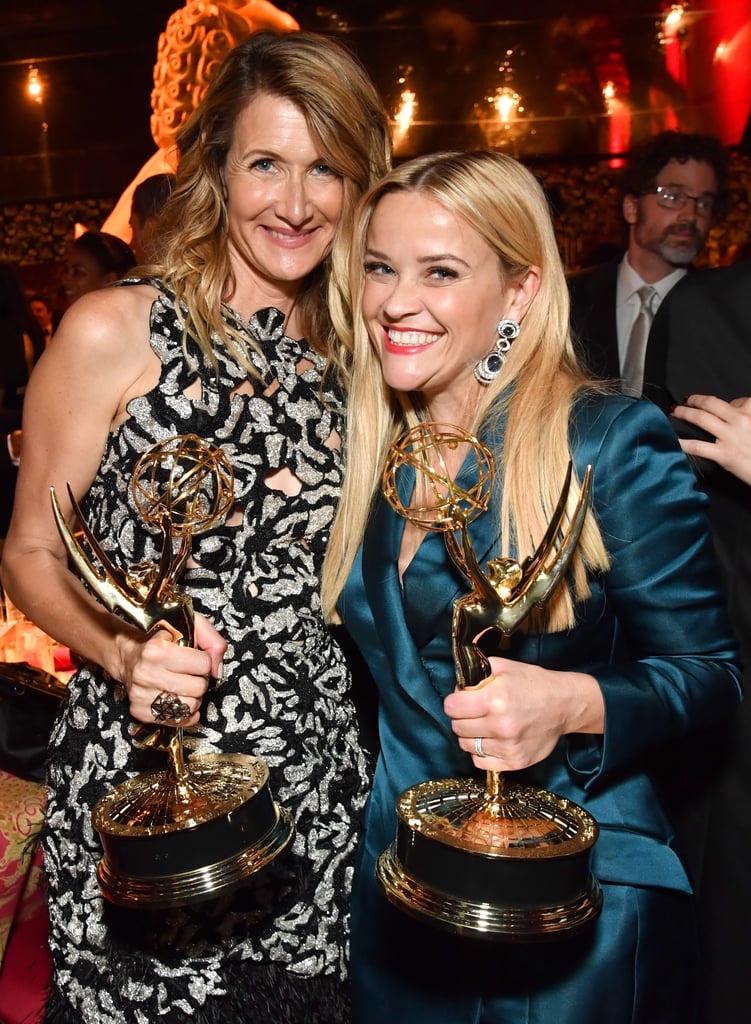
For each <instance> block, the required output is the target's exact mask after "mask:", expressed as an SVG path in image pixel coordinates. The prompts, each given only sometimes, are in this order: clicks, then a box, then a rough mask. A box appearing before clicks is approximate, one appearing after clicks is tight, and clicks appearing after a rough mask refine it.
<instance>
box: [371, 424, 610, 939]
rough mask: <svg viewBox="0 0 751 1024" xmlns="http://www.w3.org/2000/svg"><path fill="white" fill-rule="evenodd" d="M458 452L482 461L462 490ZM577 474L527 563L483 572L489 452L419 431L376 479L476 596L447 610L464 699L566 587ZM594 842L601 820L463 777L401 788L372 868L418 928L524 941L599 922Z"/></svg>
mask: <svg viewBox="0 0 751 1024" xmlns="http://www.w3.org/2000/svg"><path fill="white" fill-rule="evenodd" d="M458 446H466V449H467V452H468V455H472V456H474V458H475V461H476V465H477V474H476V482H475V484H474V485H473V487H472V488H471V489H470V490H464V489H462V488H460V487H459V486H458V485H457V484H456V483H455V481H454V480H452V479H451V475H450V473H449V472H448V470H447V468H446V460H445V456H444V452H446V451H449V450H453V451H455V450H456V448H457V447H458ZM405 464H408V465H410V466H411V467H412V468H413V469H414V471H415V479H416V484H415V491H414V494H413V497H412V498H411V499H410V503H409V504H408V505H405V504H404V503H403V502H402V501H401V499H400V497H399V494H398V492H397V487H396V476H397V473H398V471H399V469H400V467H401V466H403V465H405ZM571 476H572V467H571V465H569V469H568V473H567V476H566V479H565V481H564V484H563V489H562V492H561V495H560V498H559V501H558V505H557V507H556V509H555V511H554V513H553V516H552V518H551V520H550V523H549V526H548V529H547V531H546V533H545V536H544V537H543V539H542V540H541V542H540V544H539V545H538V547H537V550H536V551H535V552H534V554H532V555H531V556H530V557H529V558H527V559H525V560H524V561H523V562H521V563H518V562H516V561H514V560H513V559H510V558H494V559H491V560H490V562H488V564H487V572H483V570H482V568H481V567H480V565H479V564H478V561H477V557H476V554H475V551H474V549H473V547H472V541H471V539H470V536H469V531H468V526H469V523H470V522H471V521H472V520H473V519H474V518H476V517H477V516H479V515H480V514H482V513H483V512H484V511H485V510H486V509H487V507H488V505H489V503H490V497H491V492H492V487H493V478H494V466H493V456H492V453H491V452H490V450H489V449H488V448H487V447H486V446H485V445H484V444H482V443H481V442H480V441H478V440H477V438H475V437H473V436H472V435H471V434H468V433H467V432H466V431H464V430H462V429H460V428H458V427H455V426H451V425H449V424H443V423H421V424H419V425H418V426H417V427H414V428H412V429H411V430H409V431H407V432H406V433H405V434H403V435H402V436H401V437H400V438H399V439H398V440H397V441H396V442H395V443H394V444H393V445H392V447H391V449H390V451H389V456H388V459H387V464H386V467H385V470H384V474H383V493H384V495H385V497H386V500H387V501H388V502H389V504H390V505H391V506H392V507H393V508H394V509H395V510H396V511H397V512H398V513H399V514H400V515H402V516H404V517H405V518H406V519H408V520H409V522H411V523H412V524H413V525H415V526H417V527H418V528H420V529H423V530H426V531H427V530H432V531H436V532H440V533H442V534H443V538H444V541H445V544H446V548H447V550H448V553H449V555H450V557H451V559H452V561H453V562H454V564H455V565H456V566H457V568H458V569H459V570H460V571H461V572H462V574H463V575H464V576H465V578H466V579H467V581H468V583H469V584H470V587H471V591H470V593H468V594H466V595H464V596H463V597H460V598H458V599H457V600H456V601H455V602H454V611H453V621H452V646H453V653H454V664H455V667H456V674H457V685H458V686H459V687H460V688H461V689H463V688H465V687H467V686H473V685H475V684H477V683H479V682H480V681H481V680H482V679H485V678H487V677H488V676H489V675H490V674H491V672H490V665H489V662H488V660H487V658H486V656H485V654H483V651H482V650H481V648H480V641H481V640H482V638H483V637H484V636H485V635H486V634H489V633H490V634H493V635H494V638H495V640H496V643H497V649H499V650H502V649H503V648H504V647H506V646H507V644H508V641H509V638H510V636H511V634H512V633H513V632H514V631H515V630H516V629H518V627H519V626H520V625H521V623H522V622H523V621H524V619H525V618H526V617H527V616H528V615H529V613H530V612H531V611H532V610H533V609H534V608H535V607H541V606H542V605H544V604H545V602H546V601H547V600H548V599H549V598H550V597H551V596H552V594H553V592H554V590H555V588H556V587H557V586H558V584H559V583H560V582H561V581H562V579H563V577H564V575H565V573H566V570H567V568H568V566H569V563H570V561H571V557H572V555H573V553H574V550H575V548H576V545H577V543H578V540H579V536H580V534H581V530H582V527H583V525H584V520H585V517H586V514H587V502H588V498H589V491H590V485H591V467H588V468H587V472H586V474H585V477H584V480H583V482H582V486H581V491H580V495H579V498H578V501H577V503H576V506H575V508H574V510H573V512H572V514H571V518H570V520H569V522H568V525H567V527H566V526H565V523H566V507H567V503H568V495H569V489H570V485H571ZM597 835H598V829H597V824H596V822H595V820H594V819H593V818H592V817H591V816H590V815H589V814H588V813H587V812H586V811H585V810H584V809H583V808H581V807H579V806H578V805H577V804H574V803H572V802H571V801H570V800H566V799H563V798H562V797H558V796H556V795H555V794H553V793H549V792H547V791H545V790H539V789H533V788H531V787H522V786H518V785H513V786H506V785H505V784H504V779H503V776H502V775H501V774H500V773H499V772H493V771H489V772H487V773H486V779H485V782H484V784H483V783H482V782H481V781H480V780H478V779H475V778H471V777H470V778H462V779H442V780H437V781H427V782H422V783H420V784H419V785H416V786H413V787H411V788H409V789H407V790H405V791H404V792H403V793H402V794H401V796H400V797H399V799H398V801H397V832H396V838H395V841H394V843H393V844H392V845H391V846H390V847H388V848H387V849H386V850H384V851H383V853H382V854H381V855H380V857H379V859H378V864H377V869H376V870H377V875H378V879H379V882H380V883H381V885H382V886H383V889H384V891H385V893H386V896H387V897H388V899H389V900H390V901H391V902H392V903H393V904H394V905H395V906H397V907H399V908H400V909H401V910H404V911H406V912H407V913H409V914H411V915H412V916H414V917H417V918H419V919H422V920H424V921H427V922H429V923H431V924H434V925H437V926H438V927H442V928H444V929H447V930H449V931H453V932H457V933H460V934H467V935H474V936H479V937H485V938H489V939H495V940H502V941H523V942H529V941H533V940H539V939H545V938H554V937H556V936H558V935H563V934H571V933H573V932H575V931H577V930H578V929H580V928H582V927H583V926H584V925H585V924H586V923H587V922H588V921H590V920H592V919H594V918H596V917H597V915H598V914H599V912H600V908H601V906H602V892H601V890H600V887H599V884H598V882H597V880H596V879H595V878H594V877H593V875H592V874H591V872H590V870H589V855H590V850H591V847H592V846H593V845H594V843H595V841H596V839H597Z"/></svg>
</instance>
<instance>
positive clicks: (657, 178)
mask: <svg viewBox="0 0 751 1024" xmlns="http://www.w3.org/2000/svg"><path fill="white" fill-rule="evenodd" d="M727 175H728V157H727V154H726V152H725V150H724V149H723V147H722V144H721V143H720V142H719V140H718V139H715V138H713V137H712V136H709V135H688V134H682V133H680V132H661V133H660V134H659V135H655V136H654V138H652V139H650V140H649V141H648V142H647V143H646V144H644V145H643V146H642V147H640V148H638V149H635V150H634V151H633V152H632V154H631V158H630V160H629V162H628V164H627V166H626V168H625V169H624V171H623V175H622V177H621V183H620V184H621V194H622V196H623V217H624V220H625V222H626V224H627V226H628V245H627V248H626V252H625V253H624V254H623V256H622V257H619V258H618V259H615V260H612V261H610V262H609V263H604V264H603V265H602V266H599V267H592V268H589V269H587V270H582V271H579V272H576V273H573V274H571V275H570V276H569V290H570V293H571V323H572V328H573V332H574V341H575V344H576V345H577V350H578V355H579V357H580V359H581V360H582V362H583V363H584V364H585V365H586V367H587V369H588V370H589V372H590V374H592V376H594V377H603V378H611V379H616V380H617V379H619V378H620V379H621V382H622V389H623V391H624V392H625V393H626V394H632V395H641V393H642V379H643V374H644V359H645V353H646V351H647V348H648V338H649V331H650V327H651V323H652V320H653V318H654V315H655V314H656V312H657V310H658V308H659V306H660V303H661V302H662V300H663V299H664V298H665V296H666V295H667V294H668V292H669V291H670V289H671V288H672V287H673V286H674V285H676V284H677V283H678V281H680V279H681V278H682V277H684V276H685V274H686V272H687V270H688V269H689V267H690V266H691V263H692V261H693V260H695V259H696V257H697V256H698V255H699V253H700V252H701V250H702V248H703V246H704V242H705V241H706V238H707V234H708V233H709V229H710V227H711V226H712V223H713V221H714V219H715V218H716V217H718V216H721V215H722V211H723V208H724V205H725V196H726V190H727Z"/></svg>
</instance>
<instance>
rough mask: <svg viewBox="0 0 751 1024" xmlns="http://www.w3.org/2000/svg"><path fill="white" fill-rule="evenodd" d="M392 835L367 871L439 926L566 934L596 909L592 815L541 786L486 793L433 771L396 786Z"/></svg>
mask: <svg viewBox="0 0 751 1024" xmlns="http://www.w3.org/2000/svg"><path fill="white" fill-rule="evenodd" d="M396 810H397V819H398V820H397V831H396V840H395V842H394V843H393V844H392V845H391V846H390V847H388V849H386V850H384V851H383V853H382V854H381V855H380V857H379V860H378V864H377V871H376V873H377V877H378V880H379V882H380V883H381V885H382V886H383V888H384V890H385V892H386V896H387V897H388V899H389V900H390V901H391V902H392V903H393V904H394V905H395V906H397V907H399V908H400V909H401V910H404V911H406V912H407V913H409V914H411V915H412V916H413V917H417V918H419V919H422V920H424V921H426V922H429V923H433V924H435V925H438V926H439V927H442V928H443V929H445V930H450V931H453V932H458V933H460V934H467V935H476V936H479V937H485V938H489V939H495V940H499V941H504V940H506V941H513V940H516V941H520V942H530V941H536V940H539V939H545V938H554V937H555V936H556V935H558V934H562V933H566V934H571V933H572V932H574V931H576V930H577V929H578V928H580V927H582V926H583V925H585V924H586V923H587V922H588V921H590V920H592V919H593V918H595V917H597V915H598V914H599V912H600V908H601V906H602V892H601V890H600V887H599V885H598V883H597V881H596V880H595V879H594V877H593V876H592V874H591V872H590V870H589V852H590V849H591V847H592V845H593V844H594V842H595V840H596V839H597V833H598V828H597V823H596V822H595V820H594V819H593V818H592V817H591V815H589V814H588V813H587V812H586V811H585V810H584V809H583V808H581V807H579V805H578V804H575V803H572V802H571V801H570V800H566V799H565V798H563V797H559V796H556V795H555V794H553V793H549V792H547V791H546V790H541V789H532V788H531V787H522V786H510V787H508V790H507V791H506V792H504V793H498V794H489V793H488V791H487V787H486V786H484V785H483V784H482V783H481V782H480V781H479V780H476V779H472V778H468V779H441V780H433V781H428V782H423V783H420V784H419V785H417V786H412V787H410V788H409V789H407V790H405V791H404V792H403V793H402V794H401V796H400V797H399V799H398V800H397V804H396Z"/></svg>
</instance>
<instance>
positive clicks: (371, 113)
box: [149, 32, 391, 372]
mask: <svg viewBox="0 0 751 1024" xmlns="http://www.w3.org/2000/svg"><path fill="white" fill-rule="evenodd" d="M261 94H268V95H272V96H278V97H281V98H282V99H286V100H289V101H290V102H291V103H293V104H294V105H295V106H296V107H298V109H299V110H300V111H301V112H302V114H303V115H304V117H305V120H306V122H307V124H308V128H309V130H310V133H311V136H312V137H313V139H314V140H315V141H316V143H317V144H318V145H319V146H320V147H321V151H322V153H323V154H324V155H325V157H326V159H327V161H328V162H329V164H330V166H331V167H332V169H333V170H334V171H335V172H336V173H337V174H339V175H341V177H342V179H343V182H344V204H343V208H342V214H341V217H340V220H339V224H338V227H337V232H339V233H343V234H345V235H348V234H349V233H350V232H351V230H352V220H353V216H354V211H355V208H356V206H357V202H358V200H359V198H360V196H361V195H362V194H363V192H364V191H365V190H366V189H367V188H368V187H369V186H370V185H371V184H372V183H373V182H374V181H377V180H378V178H379V177H381V176H382V175H383V174H384V173H385V172H386V171H387V170H388V168H389V166H390V159H391V137H390V129H389V123H388V118H387V115H386V112H385V110H384V107H383V104H382V102H381V99H380V97H379V95H378V93H377V91H376V88H375V86H374V85H373V83H372V82H371V80H370V78H369V77H368V74H367V72H366V71H365V69H364V68H363V66H362V65H361V64H360V62H359V61H358V60H357V58H356V57H354V56H353V55H352V54H351V53H350V52H349V50H347V49H346V48H345V47H344V46H343V45H341V44H340V43H337V42H336V41H335V40H333V39H329V38H327V37H326V36H319V35H316V34H314V33H307V32H290V33H284V34H276V33H273V32H258V33H256V34H254V35H251V36H250V37H249V38H248V39H246V40H244V41H243V42H242V43H240V44H239V45H238V46H236V47H235V48H234V49H233V50H231V51H230V53H229V54H228V56H227V57H226V58H225V60H224V61H223V63H222V64H221V66H220V67H219V69H218V70H217V72H216V74H215V76H214V77H213V79H212V81H211V84H210V85H209V88H208V91H207V92H206V95H205V97H204V99H203V101H202V102H201V104H200V106H199V107H198V109H197V110H196V111H195V113H194V114H193V116H192V117H191V119H190V120H189V121H188V122H187V124H186V125H184V126H183V127H182V128H181V129H180V131H179V132H178V135H177V144H178V151H179V164H178V169H177V176H176V181H175V186H174V189H173V191H172V194H171V196H170V198H169V200H168V201H167V203H166V205H165V207H164V210H163V212H162V216H161V217H160V219H159V223H158V224H157V227H156V229H155V233H156V234H158V235H159V236H160V237H161V238H162V239H163V248H162V250H161V251H162V253H163V255H162V256H161V258H160V261H159V264H158V265H155V266H153V267H150V268H149V272H150V273H155V274H156V275H158V276H159V277H161V278H162V279H163V280H164V282H165V284H166V285H167V286H168V287H170V288H171V289H172V290H173V291H174V293H175V295H176V296H177V299H178V307H181V316H182V317H183V321H184V323H183V326H184V330H185V335H186V336H190V337H191V338H192V339H193V340H194V341H195V342H196V343H197V344H198V346H199V347H200V348H201V349H202V350H203V352H204V353H205V354H206V355H207V356H208V357H209V358H211V356H212V349H213V345H214V344H215V342H216V339H217V338H218V339H219V341H220V342H221V343H223V344H224V345H226V346H227V348H229V349H230V351H232V353H233V355H234V356H235V358H237V359H238V360H239V361H240V363H241V365H244V366H246V367H247V368H248V369H249V370H250V371H251V372H254V371H253V366H252V363H250V361H249V360H248V358H247V356H246V354H245V346H246V344H247V340H246V339H247V336H246V335H244V334H243V333H242V332H241V330H239V329H235V328H233V327H232V325H231V323H230V324H228V323H227V322H226V321H225V320H224V318H223V317H222V303H223V302H224V301H226V299H227V298H228V296H229V295H231V293H232V292H233V290H234V284H235V282H234V277H233V274H232V268H231V266H230V259H229V253H228V246H227V209H226V202H225V198H224V188H223V184H222V171H223V168H224V165H225V162H226V159H227V154H228V152H229V149H230V147H231V145H232V139H233V135H234V130H235V123H236V121H237V118H238V116H239V115H240V114H241V113H242V111H243V110H244V109H245V108H246V107H247V105H248V104H249V103H250V102H251V101H252V100H253V98H254V97H255V96H258V95H261ZM327 275H328V260H326V261H324V263H323V264H322V265H321V266H319V267H317V268H316V269H315V270H313V271H312V272H311V273H310V274H309V275H308V277H307V278H306V280H304V281H303V282H301V287H300V294H299V296H298V298H297V300H296V310H297V314H298V319H299V321H300V323H301V328H302V333H303V336H304V337H305V338H307V340H308V341H309V343H310V344H311V345H312V346H313V347H314V348H315V349H317V351H319V352H321V353H322V354H324V355H326V354H327V352H328V346H329V343H330V340H331V324H330V319H329V316H328V311H327V306H326V287H327Z"/></svg>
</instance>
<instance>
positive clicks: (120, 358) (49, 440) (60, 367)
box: [2, 287, 224, 724]
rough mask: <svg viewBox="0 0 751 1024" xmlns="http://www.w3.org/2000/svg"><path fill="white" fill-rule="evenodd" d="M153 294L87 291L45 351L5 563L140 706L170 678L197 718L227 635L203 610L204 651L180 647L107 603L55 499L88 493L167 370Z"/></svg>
mask: <svg viewBox="0 0 751 1024" xmlns="http://www.w3.org/2000/svg"><path fill="white" fill-rule="evenodd" d="M155 294H156V293H155V292H154V291H153V289H151V288H148V287H129V288H117V289H106V290H103V291H100V292H95V293H92V294H91V295H87V296H84V297H83V298H82V299H81V300H79V301H78V302H76V303H75V305H74V306H73V307H71V309H70V311H69V312H68V313H66V315H65V317H64V318H63V321H62V323H61V325H60V327H59V328H58V331H57V332H56V334H55V338H54V341H53V343H52V344H51V345H50V346H49V348H48V349H47V350H46V352H45V353H44V355H43V356H42V357H41V358H40V360H39V363H38V365H37V367H36V368H35V370H34V373H33V375H32V379H31V381H30V383H29V388H28V390H27V394H26V398H25V401H24V454H23V459H22V460H21V467H20V472H19V479H18V486H17V492H16V503H15V507H14V514H13V520H12V522H11V527H10V530H9V533H8V537H7V540H6V544H5V548H4V551H3V561H2V573H3V584H4V585H5V587H6V588H7V590H8V593H9V594H10V596H11V599H12V600H13V601H14V603H15V604H16V605H17V606H18V607H19V608H21V609H22V611H24V612H25V614H26V615H27V616H28V617H29V618H30V619H32V620H33V621H34V622H36V623H37V624H38V625H39V626H40V627H41V628H42V629H44V630H45V631H46V632H48V633H49V634H50V635H52V636H54V637H55V638H56V639H58V640H59V641H60V642H62V643H64V644H65V645H66V646H69V647H70V648H71V649H72V650H74V651H76V652H77V653H78V654H80V655H81V656H82V657H84V658H85V659H87V660H90V661H93V662H95V663H96V664H97V665H100V666H101V667H102V668H104V669H105V671H106V672H108V673H109V674H110V675H111V676H112V677H113V678H114V679H116V680H120V681H121V682H122V683H124V684H125V686H126V688H127V690H128V693H129V697H130V702H131V713H132V714H133V716H134V717H135V718H137V719H138V720H140V721H144V722H152V721H153V716H152V714H151V711H150V704H151V701H152V700H153V699H154V697H155V696H156V695H157V694H158V693H159V692H160V691H161V690H168V691H171V692H174V693H176V694H179V695H180V696H182V697H183V698H186V702H187V703H189V705H190V707H191V709H192V711H193V715H192V718H191V722H192V721H195V720H197V718H196V712H197V710H198V707H199V705H200V699H201V696H202V695H203V693H204V692H205V688H206V685H207V677H208V675H209V673H210V672H211V673H213V674H217V673H218V671H219V664H220V661H221V655H222V653H223V650H224V646H223V641H222V640H221V638H220V637H219V636H218V634H216V633H215V631H214V630H213V629H212V628H211V627H210V626H209V624H208V623H205V622H201V623H200V624H199V625H198V627H197V642H199V643H200V644H202V645H205V646H207V651H201V650H193V649H191V648H181V647H178V646H177V645H175V644H173V643H170V642H168V640H167V638H166V634H165V633H163V632H160V633H158V634H156V636H154V637H151V638H147V637H146V635H145V634H144V633H143V632H141V631H140V630H139V629H138V628H137V627H135V626H131V625H130V624H128V623H126V622H125V621H123V620H122V619H121V618H119V617H118V616H116V615H112V614H110V613H109V612H107V611H106V610H105V609H104V608H103V607H102V606H101V605H100V604H99V603H98V602H97V601H96V599H95V598H93V597H92V596H91V595H89V594H88V593H87V592H86V590H85V589H84V587H83V586H82V584H81V583H80V581H79V580H78V579H77V577H76V576H74V575H73V573H71V572H70V571H69V570H68V567H67V559H66V553H65V549H64V547H63V544H62V541H61V539H60V537H59V534H58V531H57V528H56V526H55V522H54V519H53V516H52V510H51V505H50V487H52V486H54V488H55V492H56V494H57V497H58V500H59V502H60V505H61V507H62V511H63V513H64V515H65V516H66V518H67V519H68V521H71V520H72V517H73V513H72V509H71V505H70V501H69V498H68V494H67V484H68V483H69V484H70V486H71V489H72V491H73V493H74V495H75V496H76V498H77V499H78V500H79V501H81V499H82V498H83V496H84V495H85V493H86V492H87V490H88V488H89V487H90V485H91V483H92V481H93V479H94V477H95V475H96V472H97V470H98V467H99V464H100V461H101V458H102V454H103V451H104V447H105V444H106V441H107V435H108V434H109V432H110V431H111V430H112V429H114V428H115V427H116V426H117V425H118V424H119V423H120V422H122V421H123V420H124V419H125V418H126V416H127V413H126V407H127V403H128V402H129V401H130V399H131V398H133V397H135V396H137V395H141V394H144V393H146V392H147V391H148V390H150V389H151V388H153V387H154V386H155V385H156V383H157V381H158V379H159V372H160V366H159V360H158V359H157V357H156V355H154V353H153V352H152V350H151V347H150V344H149V312H150V309H151V304H152V302H153V300H154V296H155ZM191 722H188V723H183V724H191Z"/></svg>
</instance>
